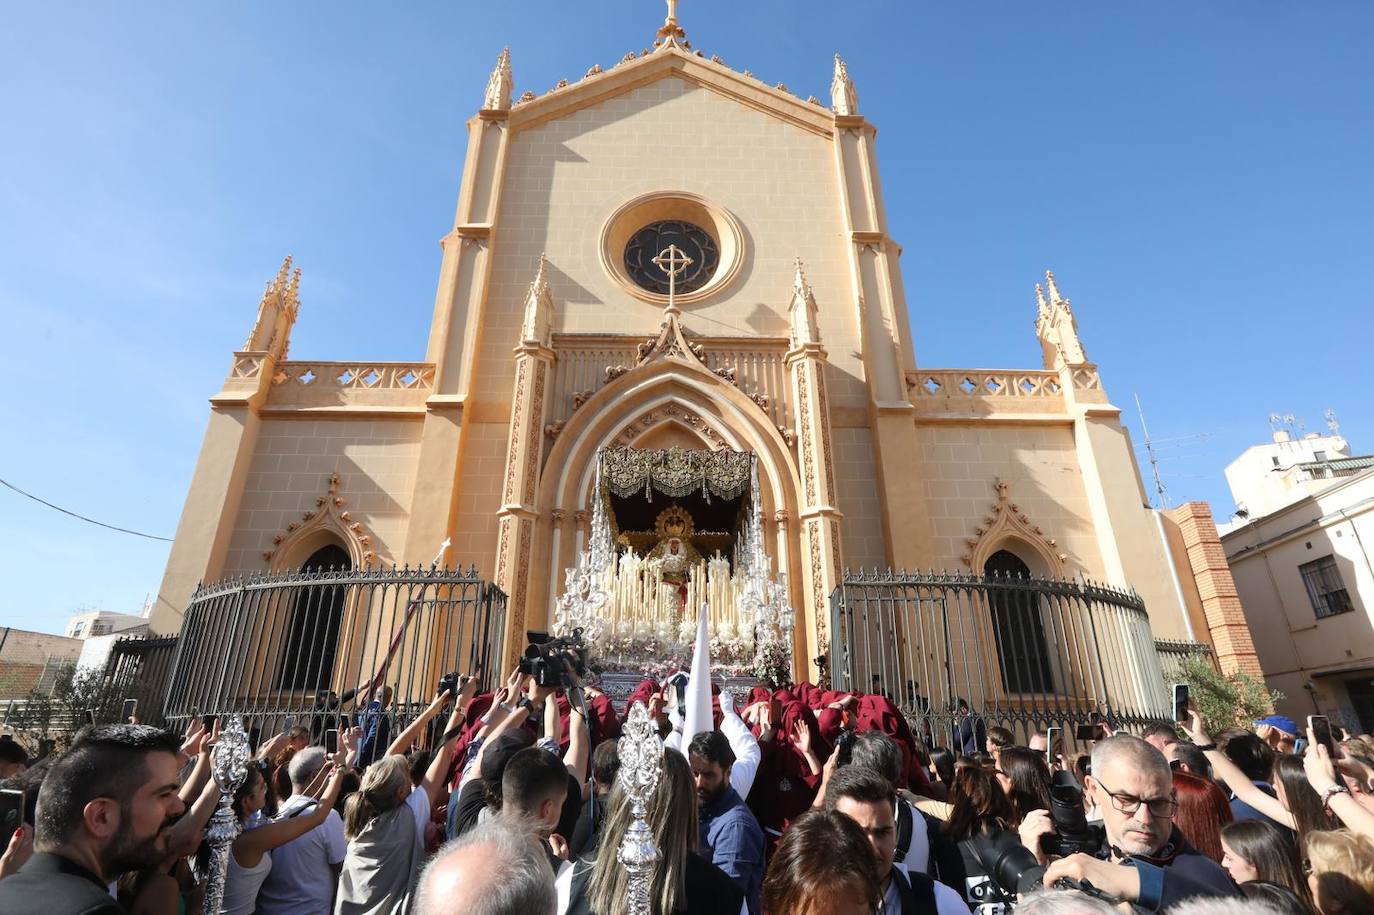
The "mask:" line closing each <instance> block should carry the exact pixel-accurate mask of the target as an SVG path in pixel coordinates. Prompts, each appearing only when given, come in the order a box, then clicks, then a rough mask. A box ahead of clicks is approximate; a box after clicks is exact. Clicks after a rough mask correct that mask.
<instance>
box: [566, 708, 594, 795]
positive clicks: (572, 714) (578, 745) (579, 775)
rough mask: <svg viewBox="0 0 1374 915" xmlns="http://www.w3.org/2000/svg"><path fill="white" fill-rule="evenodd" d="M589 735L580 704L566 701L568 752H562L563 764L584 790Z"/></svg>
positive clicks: (585, 785) (585, 786)
mask: <svg viewBox="0 0 1374 915" xmlns="http://www.w3.org/2000/svg"><path fill="white" fill-rule="evenodd" d="M590 739H591V735H590V733H589V732H588V728H587V719H586V718H585V717H584V716H583V712H582V706H581V705H580V704H578V703H574V702H569V703H568V752H566V753H564V754H563V765H564V766H566V767H567V769H568V773H569V774H570V775H572V777H573V778H575V779H577V783H578V784H579V785H581V786H582V790H583V791H584V792H585V791H586V788H587V756H588V747H587V744H588V742H589V741H590Z"/></svg>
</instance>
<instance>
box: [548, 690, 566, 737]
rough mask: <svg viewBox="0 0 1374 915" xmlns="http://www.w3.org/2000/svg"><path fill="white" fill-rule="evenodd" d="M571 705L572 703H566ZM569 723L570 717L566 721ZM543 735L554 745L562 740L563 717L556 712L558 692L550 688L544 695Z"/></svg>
mask: <svg viewBox="0 0 1374 915" xmlns="http://www.w3.org/2000/svg"><path fill="white" fill-rule="evenodd" d="M568 707H569V708H571V707H572V703H571V702H569V703H568ZM568 723H569V724H571V723H572V722H571V719H570V720H569V722H568ZM544 737H545V738H547V739H548V740H552V741H553V745H554V746H558V745H559V744H560V743H562V742H563V719H562V716H560V715H559V714H558V693H556V692H553V691H552V690H550V692H549V694H548V695H547V696H545V697H544Z"/></svg>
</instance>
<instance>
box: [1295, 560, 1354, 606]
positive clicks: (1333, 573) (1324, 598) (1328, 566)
mask: <svg viewBox="0 0 1374 915" xmlns="http://www.w3.org/2000/svg"><path fill="white" fill-rule="evenodd" d="M1298 571H1299V572H1301V573H1302V583H1303V584H1304V585H1306V586H1307V597H1308V599H1309V600H1310V601H1312V612H1313V613H1315V614H1316V615H1317V619H1321V618H1322V617H1325V616H1335V615H1336V614H1338V613H1346V612H1349V611H1351V610H1354V609H1355V604H1354V603H1353V602H1351V600H1350V592H1349V591H1347V590H1346V587H1345V582H1344V581H1342V580H1341V570H1340V569H1339V568H1337V567H1336V558H1335V557H1334V556H1323V557H1322V558H1321V559H1314V560H1312V561H1311V562H1304V563H1303V564H1302V565H1300V566H1298Z"/></svg>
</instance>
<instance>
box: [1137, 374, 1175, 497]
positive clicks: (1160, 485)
mask: <svg viewBox="0 0 1374 915" xmlns="http://www.w3.org/2000/svg"><path fill="white" fill-rule="evenodd" d="M1135 410H1136V412H1137V413H1139V414H1140V431H1141V432H1142V433H1144V435H1145V452H1146V454H1148V455H1149V458H1150V474H1151V475H1152V476H1153V477H1154V480H1155V492H1156V493H1158V494H1159V504H1160V506H1161V507H1162V508H1168V507H1169V492H1168V490H1166V489H1165V488H1164V478H1163V477H1161V476H1160V475H1159V456H1158V455H1156V454H1155V444H1154V441H1153V440H1152V439H1151V438H1150V427H1149V426H1147V425H1145V409H1144V408H1143V407H1141V405H1140V395H1139V394H1138V393H1137V394H1136V395H1135Z"/></svg>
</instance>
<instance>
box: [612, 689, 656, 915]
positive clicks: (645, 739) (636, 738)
mask: <svg viewBox="0 0 1374 915" xmlns="http://www.w3.org/2000/svg"><path fill="white" fill-rule="evenodd" d="M619 749H620V774H619V775H618V776H617V778H618V779H619V783H620V790H621V791H624V792H625V793H626V794H627V795H628V796H629V798H630V811H631V813H632V815H633V816H634V822H632V823H631V824H630V828H629V829H627V830H626V831H625V838H624V839H623V840H622V841H621V843H620V849H619V851H618V852H617V855H616V857H617V859H618V860H619V861H620V863H621V864H622V865H623V866H624V868H625V870H626V872H627V873H629V875H630V888H629V900H628V902H629V912H630V915H650V913H651V910H650V905H649V889H650V886H651V884H652V883H653V875H654V866H655V865H657V864H658V861H659V858H660V857H662V856H661V854H660V852H659V849H658V843H657V842H655V841H654V833H653V830H651V829H650V828H649V822H648V819H647V817H648V808H649V800H650V798H652V797H653V795H654V789H655V788H657V787H658V779H659V774H660V772H661V770H662V767H663V741H662V740H660V739H659V736H658V728H657V727H656V726H655V724H654V721H653V720H652V719H651V718H650V717H649V712H648V710H647V709H645V708H644V704H643V703H642V702H636V703H635V704H634V705H633V706H631V707H630V714H629V717H628V719H627V721H626V723H625V729H624V731H623V732H622V733H621V736H620V744H619Z"/></svg>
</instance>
